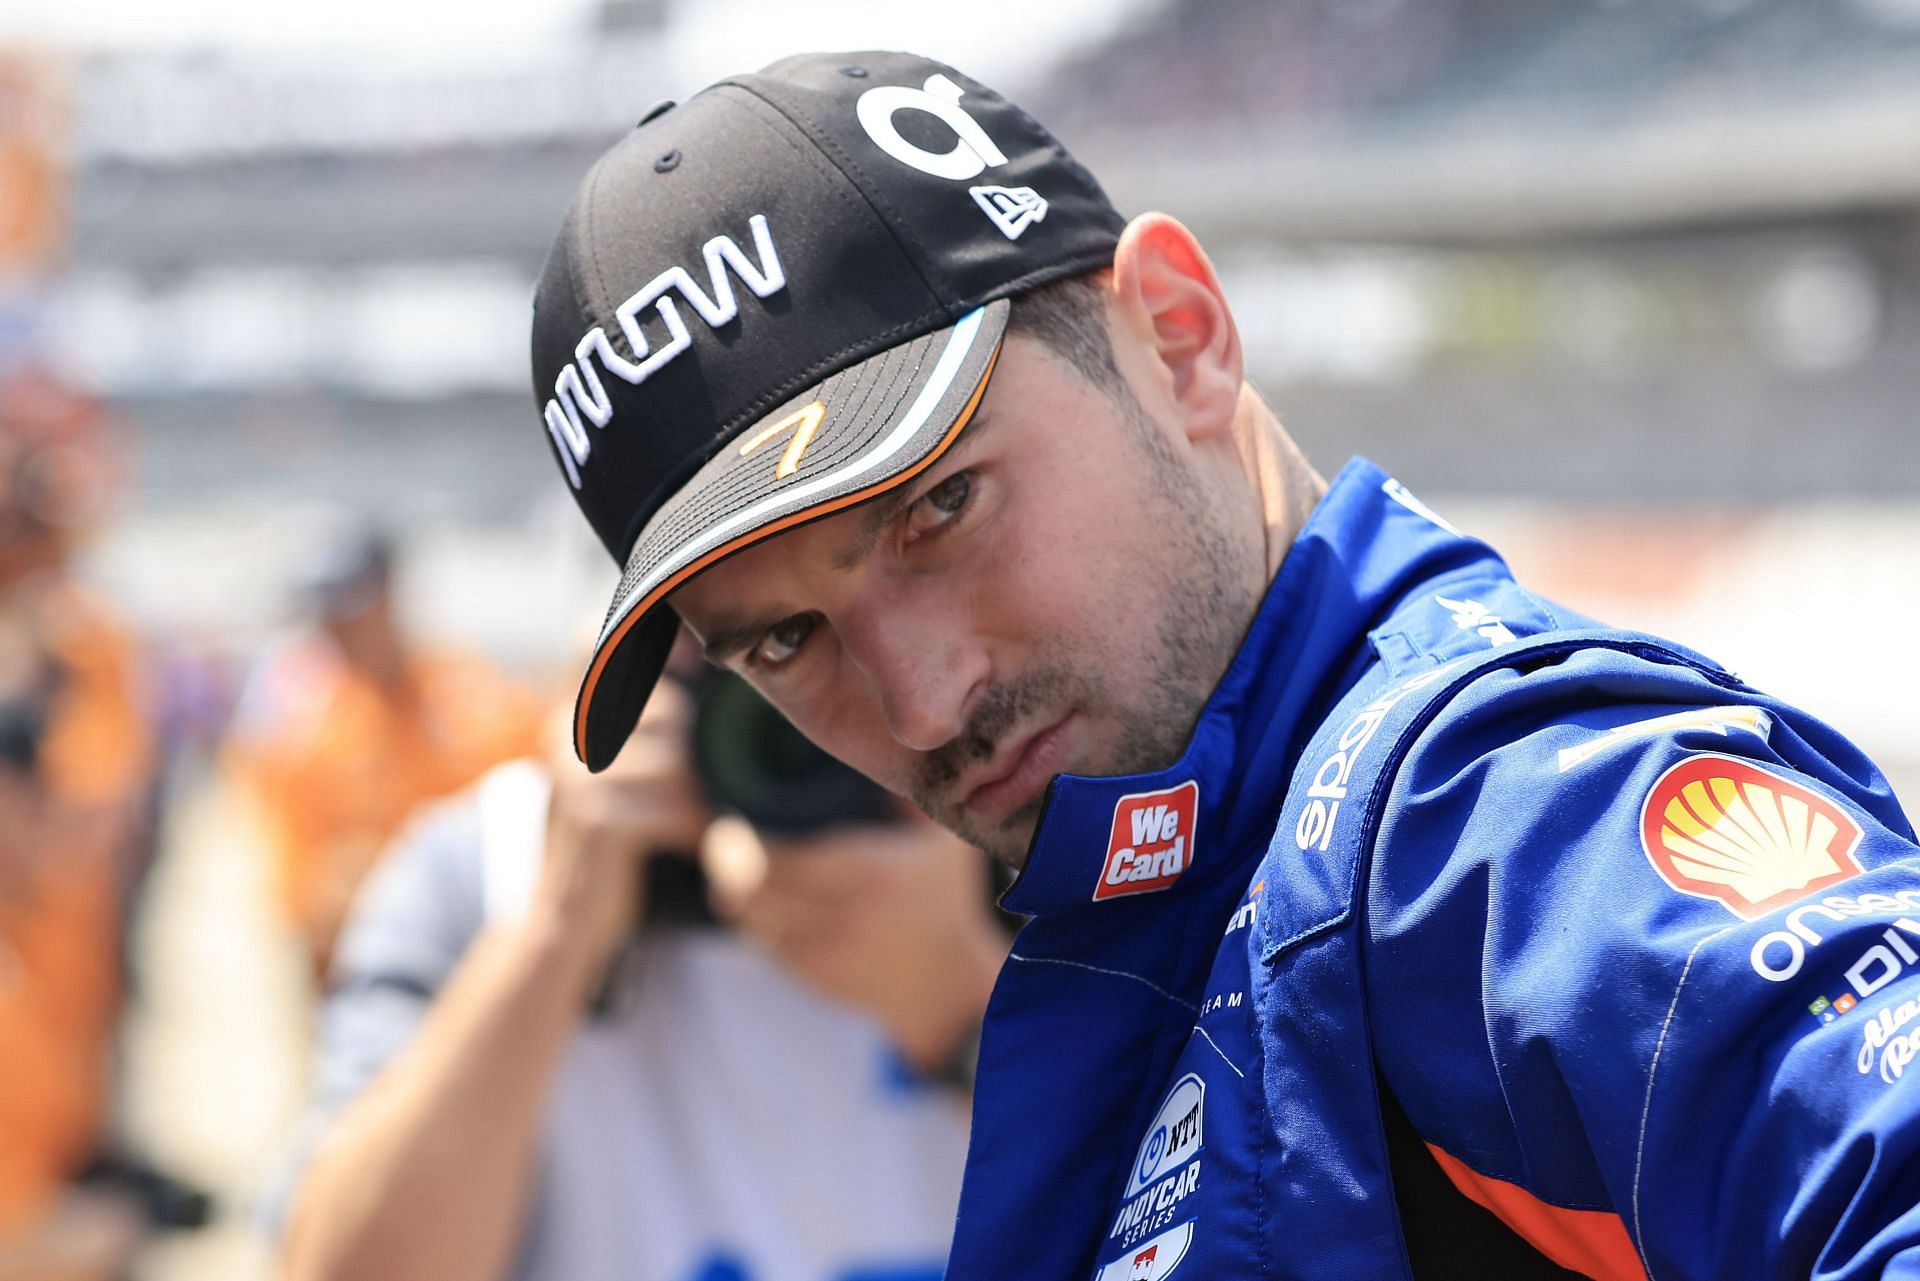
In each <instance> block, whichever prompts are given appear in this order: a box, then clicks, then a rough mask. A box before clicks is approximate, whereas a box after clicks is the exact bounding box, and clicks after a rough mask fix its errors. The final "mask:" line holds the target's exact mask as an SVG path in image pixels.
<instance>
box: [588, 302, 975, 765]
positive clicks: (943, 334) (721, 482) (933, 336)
mask: <svg viewBox="0 0 1920 1281" xmlns="http://www.w3.org/2000/svg"><path fill="white" fill-rule="evenodd" d="M1007 311H1008V304H1007V302H1006V301H1005V300H1004V299H1002V300H1000V301H997V302H992V303H988V304H987V305H986V306H984V307H980V308H976V309H975V310H973V311H970V312H968V313H967V314H966V315H965V316H963V317H961V319H960V320H959V321H958V322H957V323H955V324H953V325H950V326H948V327H947V328H945V329H937V330H935V331H933V332H932V333H929V334H924V335H922V336H920V337H918V338H913V339H910V340H908V341H907V342H904V343H901V344H900V345H899V346H897V347H890V348H888V349H887V350H886V351H883V352H881V353H879V354H878V355H875V356H870V357H868V358H867V359H866V360H863V361H861V362H859V363H858V364H855V365H852V366H849V367H848V368H847V369H844V370H842V371H840V372H839V373H837V374H834V375H832V376H831V377H829V378H828V379H827V380H826V381H825V382H823V383H821V384H820V385H819V386H818V387H816V388H814V389H813V390H811V391H808V392H806V393H803V394H802V395H800V396H797V397H795V398H794V399H793V400H791V401H788V402H787V403H786V404H784V405H781V406H780V407H779V408H778V409H775V410H774V411H773V412H772V413H769V414H767V415H765V416H764V417H762V418H759V419H757V420H756V421H754V422H753V423H752V424H750V425H749V426H748V427H746V428H745V429H744V430H742V431H740V432H738V433H736V434H735V435H734V436H733V438H732V439H730V440H728V441H727V442H726V443H725V444H724V445H722V446H721V447H720V451H719V452H718V453H717V454H715V455H714V457H713V458H712V459H711V460H710V461H709V462H708V463H707V464H706V465H705V466H704V467H702V468H701V469H700V470H699V471H698V472H696V473H694V475H693V477H692V479H690V480H689V481H688V482H687V483H686V484H685V485H682V486H681V487H680V489H679V490H678V491H677V492H676V493H675V494H674V495H673V497H672V498H670V499H668V500H667V502H666V504H665V505H664V506H662V507H661V508H660V510H659V511H658V512H656V513H655V514H654V516H653V519H651V520H650V521H648V522H647V526H646V528H645V529H643V530H642V531H641V532H640V537H639V538H638V539H637V540H635V542H634V546H633V551H632V553H631V554H630V555H629V556H628V557H627V563H626V570H625V572H624V573H623V574H622V575H621V579H620V586H619V588H618V589H617V590H616V591H615V593H614V597H613V605H612V608H611V609H609V610H608V611H607V621H606V623H605V624H604V625H603V626H602V627H601V629H600V638H599V640H597V641H596V642H595V643H594V647H593V660H592V662H591V663H590V664H589V666H588V668H587V675H586V679H585V680H584V681H582V682H581V685H580V695H579V698H578V699H577V700H576V701H575V703H574V714H573V718H574V719H573V725H574V750H575V751H576V752H577V753H578V754H579V756H580V759H581V760H583V761H585V762H586V763H587V768H589V769H592V770H601V769H605V768H606V767H607V766H608V765H609V764H611V763H612V761H613V758H614V757H615V756H617V755H618V754H619V752H620V748H621V747H622V746H623V745H624V744H625V743H626V741H627V736H628V735H629V734H631V733H632V732H633V727H634V724H635V723H636V722H637V721H638V720H639V718H640V709H641V707H642V706H643V705H644V704H645V703H646V701H647V696H648V694H650V693H651V692H652V691H653V686H654V682H656V681H657V680H659V678H660V672H661V669H662V668H663V667H665V666H666V661H667V653H668V651H669V650H671V649H672V648H673V638H674V633H675V631H676V629H677V627H678V622H677V620H676V619H675V617H674V615H673V612H672V610H671V609H669V608H668V607H667V604H666V600H667V596H668V595H669V594H670V593H671V592H672V591H673V590H674V589H675V588H677V587H679V586H680V585H681V584H682V583H684V582H686V581H687V580H688V579H689V578H691V577H692V576H693V575H695V574H697V573H699V572H700V571H701V570H703V569H706V568H708V567H710V566H712V565H713V564H715V563H716V562H718V561H720V560H723V559H725V558H726V557H728V556H731V555H733V554H735V553H737V552H739V551H742V550H744V549H746V548H748V547H751V546H753V545H754V544H755V543H757V542H760V541H761V540H763V539H766V538H771V537H773V536H774V535H775V534H778V533H781V532H782V531H784V530H788V529H791V528H793V527H794V526H796V525H800V524H804V523H806V522H807V521H810V520H818V519H820V518H821V517H824V516H830V515H832V514H834V513H835V512H839V511H844V510H846V509H847V508H849V507H852V506H854V505H856V504H858V503H862V502H865V501H866V500H868V499H870V498H873V497H874V496H876V495H878V494H883V493H885V492H886V491H887V490H889V489H892V488H894V487H895V486H897V485H901V484H904V483H906V482H907V481H909V480H911V479H913V477H915V476H917V475H919V474H920V473H921V472H922V471H924V470H926V469H927V468H928V467H929V466H931V465H932V464H933V463H934V461H935V460H936V459H938V458H939V457H940V456H941V455H942V454H943V453H945V452H946V451H947V449H948V447H949V446H951V445H952V444H953V441H954V439H955V438H956V437H958V436H959V434H960V431H961V429H962V428H964V427H965V426H966V425H967V422H968V420H969V419H971V418H972V416H973V413H974V410H975V409H976V408H977V407H978V405H979V403H980V396H981V393H982V392H984V391H985V389H986V384H987V376H988V375H989V374H990V373H991V372H992V369H993V363H994V360H995V358H996V357H997V356H998V355H999V352H1000V342H1001V339H1002V338H1003V337H1004V335H1005V333H1006V327H1007Z"/></svg>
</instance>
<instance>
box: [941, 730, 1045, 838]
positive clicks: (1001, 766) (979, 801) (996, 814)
mask: <svg viewBox="0 0 1920 1281" xmlns="http://www.w3.org/2000/svg"><path fill="white" fill-rule="evenodd" d="M1072 720H1073V717H1072V716H1071V715H1067V716H1063V717H1062V718H1060V719H1059V720H1058V721H1055V722H1054V723H1053V724H1052V725H1050V726H1048V727H1047V728H1045V729H1043V730H1040V731H1038V732H1037V733H1035V734H1033V735H1031V736H1029V737H1028V738H1027V740H1026V741H1025V742H1023V743H1017V744H1015V745H1014V746H1013V747H1012V748H1010V749H1009V750H1008V751H1007V752H1006V754H1005V755H1004V756H1003V757H1002V758H1001V759H1000V760H998V761H995V762H993V763H991V764H989V765H988V766H987V767H986V768H985V770H984V771H983V772H982V773H981V775H980V776H979V777H978V779H977V780H976V781H973V782H972V784H971V786H969V787H968V789H967V791H966V792H965V793H964V799H963V800H962V801H961V805H962V806H964V807H965V808H967V809H969V810H972V811H973V812H974V813H976V814H978V815H979V816H980V817H981V818H984V819H986V820H988V821H989V822H994V823H998V822H1001V821H1003V820H1005V819H1006V818H1007V816H1008V815H1010V814H1012V813H1013V812H1014V811H1015V810H1017V809H1019V808H1020V806H1021V805H1023V804H1024V803H1025V802H1026V801H1027V800H1028V799H1029V798H1030V797H1032V796H1033V795H1034V793H1036V792H1038V791H1039V790H1040V789H1041V788H1042V787H1044V786H1046V784H1047V780H1048V779H1050V778H1052V777H1053V776H1054V775H1055V774H1058V773H1060V772H1061V771H1062V770H1063V769H1064V768H1065V766H1064V762H1065V760H1066V755H1067V727H1068V725H1069V724H1070V723H1071V722H1072Z"/></svg>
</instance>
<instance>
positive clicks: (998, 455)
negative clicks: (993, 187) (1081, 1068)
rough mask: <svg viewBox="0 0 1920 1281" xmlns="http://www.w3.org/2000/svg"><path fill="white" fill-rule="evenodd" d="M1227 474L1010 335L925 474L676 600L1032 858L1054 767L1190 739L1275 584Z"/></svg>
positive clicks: (794, 702)
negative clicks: (968, 414)
mask: <svg viewBox="0 0 1920 1281" xmlns="http://www.w3.org/2000/svg"><path fill="white" fill-rule="evenodd" d="M1220 485H1221V480H1220V472H1219V470H1218V469H1217V468H1215V469H1213V470H1211V471H1210V470H1208V469H1206V468H1203V467H1200V466H1199V465H1198V464H1197V461H1196V457H1195V455H1194V454H1193V452H1192V451H1191V450H1190V449H1189V448H1188V447H1187V442H1186V440H1185V439H1184V438H1183V437H1182V435H1181V434H1180V432H1179V430H1178V429H1177V428H1174V427H1170V426H1167V425H1164V424H1163V423H1161V422H1159V421H1156V420H1155V419H1154V418H1153V416H1152V415H1151V414H1150V413H1149V412H1148V410H1147V409H1146V408H1144V407H1143V405H1142V404H1141V403H1140V402H1138V401H1136V400H1134V399H1133V398H1132V397H1126V396H1123V397H1118V398H1116V397H1115V396H1113V395H1111V394H1109V393H1108V392H1107V391H1105V390H1103V389H1101V388H1099V387H1096V386H1094V385H1093V384H1092V383H1090V382H1088V381H1087V380H1086V379H1085V378H1083V377H1082V376H1081V375H1079V374H1078V373H1076V372H1075V371H1074V370H1073V369H1072V367H1071V366H1069V365H1068V364H1067V363H1066V362H1064V361H1062V360H1061V359H1059V358H1058V357H1056V356H1055V355H1054V354H1053V353H1052V352H1051V351H1050V350H1049V349H1047V348H1046V347H1044V346H1042V345H1041V344H1039V343H1037V342H1035V341H1032V340H1030V339H1027V338H1025V337H1023V336H1021V335H1017V334H1016V335H1012V336H1009V338H1008V339H1007V341H1006V344H1005V347H1004V348H1003V350H1002V352H1001V355H1000V359H999V363H998V365H997V366H996V368H995V371H994V373H993V376H992V381H991V382H990V383H989V385H988V387H987V391H986V394H985V397H984V398H983V400H982V402H981V406H980V409H979V411H978V413H977V414H976V415H975V418H974V420H973V422H972V423H971V424H970V425H969V426H968V427H967V428H966V430H965V431H964V432H963V434H962V435H961V437H960V439H959V440H958V441H956V442H955V444H954V445H953V447H952V448H951V449H950V450H949V451H948V452H947V453H946V455H944V456H943V457H942V458H941V459H940V460H939V461H938V462H937V463H935V464H934V465H933V466H932V467H931V468H929V469H928V470H927V471H926V472H924V473H922V474H921V475H920V476H919V477H916V478H915V479H914V480H913V481H912V482H910V483H909V484H907V485H904V486H901V487H900V488H899V489H897V490H895V491H893V492H891V493H889V494H885V495H882V496H881V497H879V498H877V499H875V500H873V501H872V502H870V503H867V504H864V505H863V506H861V507H858V508H855V509H853V510H850V511H847V512H843V513H839V514H837V515H834V516H832V517H829V518H827V519H824V520H820V521H817V522H814V523H812V524H810V525H805V526H801V527H800V528H798V529H795V530H793V531H791V532H788V533H785V534H781V535H779V536H777V537H775V538H771V539H769V540H767V541H766V542H764V543H760V544H757V545H755V546H754V547H752V548H750V549H748V550H747V551H745V552H742V553H741V554H739V555H738V556H735V557H733V558H731V559H729V560H727V561H725V562H723V563H721V564H719V565H716V566H715V567H713V568H712V569H709V570H707V571H705V572H704V573H702V574H701V575H699V576H698V577H697V578H695V579H694V580H692V581H691V582H690V583H688V584H687V585H686V586H684V587H682V588H681V589H680V590H679V591H678V592H676V593H675V595H674V597H673V603H674V605H675V607H676V608H677V609H678V611H679V612H680V614H681V616H682V618H683V619H685V621H686V622H687V624H688V625H689V626H690V627H691V629H692V630H693V631H694V633H695V634H696V635H697V636H698V637H699V638H700V640H701V641H702V643H703V644H705V645H706V646H707V649H708V652H709V656H710V657H712V658H713V659H715V661H718V662H722V663H725V664H726V665H728V666H730V667H734V668H737V669H738V670H740V671H741V672H743V673H744V674H745V675H746V676H747V677H748V679H749V680H751V681H752V682H753V683H754V685H756V686H757V687H758V688H759V689H760V690H761V691H762V692H763V693H764V694H765V695H766V696H767V697H768V698H769V699H770V700H771V701H772V702H773V703H774V704H775V705H776V706H778V707H779V708H780V709H781V710H782V711H783V712H785V713H786V714H787V715H788V716H789V717H790V718H791V719H792V720H793V722H794V723H795V724H796V725H797V726H799V728H800V729H801V730H802V731H803V732H805V733H806V734H807V736H808V737H810V738H812V739H813V740H814V741H815V742H816V743H818V744H820V745H821V746H822V747H824V748H825V749H826V750H828V751H830V752H832V753H833V754H834V755H836V756H838V757H840V758H841V759H842V760H844V761H846V762H848V763H849V764H851V765H852V766H854V767H855V768H856V769H859V770H860V771H862V772H863V773H865V774H867V775H868V776H869V777H871V778H873V779H875V780H877V781H878V782H880V783H881V784H883V785H885V786H887V787H889V788H891V789H892V790H894V791H896V792H898V793H901V794H903V795H907V796H910V797H911V798H912V799H913V800H914V802H915V803H916V804H918V805H919V806H920V808H921V809H923V810H925V811H926V812H927V813H928V814H929V815H931V816H932V817H933V818H934V819H935V820H937V821H938V822H939V823H941V824H942V825H943V826H945V827H948V828H950V829H951V830H953V831H954V832H956V833H958V834H959V835H960V836H962V837H964V838H965V839H966V840H968V841H970V842H972V843H974V844H976V845H978V846H980V847H982V848H983V849H986V850H987V851H988V852H990V853H992V854H993V855H995V856H996V857H998V858H1000V859H1002V860H1003V861H1005V862H1008V863H1013V864H1016V865H1017V864H1019V863H1020V862H1022V861H1023V859H1024V857H1025V852H1026V848H1027V845H1028V843H1029V841H1030V840H1031V839H1032V836H1033V830H1034V826H1035V823H1036V822H1037V821H1038V818H1039V813H1040V807H1041V801H1042V798H1043V796H1044V793H1045V788H1046V784H1047V782H1048V780H1049V779H1051V778H1052V777H1053V776H1054V775H1056V774H1060V773H1075V774H1095V775H1102V774H1129V773H1139V772H1143V771H1147V770H1154V769H1160V768H1164V767H1165V766H1166V765H1168V764H1170V763H1171V762H1172V761H1173V760H1175V759H1177V758H1178V756H1179V755H1180V753H1181V752H1182V751H1183V750H1184V747H1185V744H1186V741H1187V738H1188V736H1189V734H1190V733H1191V731H1192V728H1193V725H1194V721H1195V719H1196V718H1197V716H1198V713H1199V711H1200V708H1201V706H1202V705H1203V704H1204V702H1205V701H1206V698H1207V695H1208V693H1209V692H1210V691H1211V690H1212V688H1213V686H1214V685H1215V684H1216V683H1217V681H1218V680H1219V678H1220V675H1221V673H1222V672H1223V671H1224V670H1225V669H1226V665H1227V663H1228V662H1229V661H1230V659H1231V658H1232V655H1233V652H1234V650H1235V648H1236V647H1237V646H1238V643H1239V640H1240V636H1241V634H1242V632H1243V631H1244V629H1245V627H1246V624H1247V622H1248V621H1249V619H1250V618H1251V616H1252V613H1253V610H1254V607H1255V604H1256V600H1257V594H1258V585H1259V583H1260V582H1261V575H1260V571H1259V569H1258V563H1259V558H1260V555H1261V551H1260V534H1259V528H1258V524H1257V521H1253V522H1246V521H1242V522H1241V523H1240V524H1235V523H1234V522H1233V521H1232V520H1231V519H1230V518H1229V516H1228V515H1227V513H1229V512H1234V511H1241V510H1243V506H1244V505H1236V504H1235V503H1233V502H1232V501H1230V500H1227V498H1226V496H1224V495H1222V494H1221V493H1220V492H1218V491H1219V489H1220ZM1243 526H1244V527H1243Z"/></svg>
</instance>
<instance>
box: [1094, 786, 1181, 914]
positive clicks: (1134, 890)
mask: <svg viewBox="0 0 1920 1281" xmlns="http://www.w3.org/2000/svg"><path fill="white" fill-rule="evenodd" d="M1199 815H1200V784H1199V783H1197V782H1194V781H1193V780H1191V779H1189V780H1188V781H1187V782H1185V783H1182V784H1180V786H1178V787H1170V788H1167V789H1165V790H1163V791H1158V792H1135V793H1134V794H1133V795H1131V796H1123V797H1121V798H1120V802H1119V804H1117V805H1115V806H1114V807H1113V835H1112V837H1111V838H1110V839H1109V840H1108V842H1107V861H1106V864H1105V865H1104V867H1103V868H1102V870H1101V873H1100V883H1099V884H1098V885H1095V886H1094V887H1093V897H1094V899H1095V901H1098V900H1100V899H1106V898H1119V897H1120V896H1121V895H1123V894H1149V893H1152V892H1153V891H1154V890H1164V889H1166V888H1167V887H1168V886H1169V885H1172V884H1173V883H1174V882H1175V881H1177V880H1179V879H1180V874H1181V873H1182V872H1185V871H1186V870H1187V869H1188V868H1189V867H1191V866H1193V834H1194V829H1195V828H1196V827H1198V826H1199Z"/></svg>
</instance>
